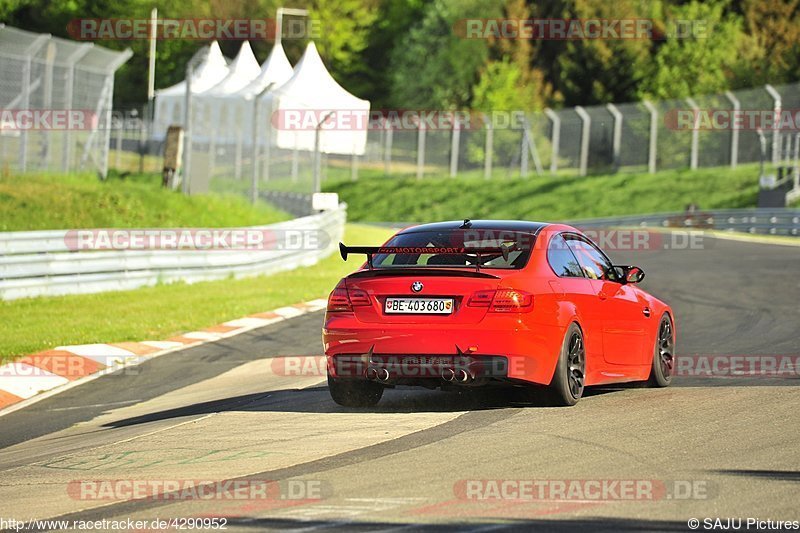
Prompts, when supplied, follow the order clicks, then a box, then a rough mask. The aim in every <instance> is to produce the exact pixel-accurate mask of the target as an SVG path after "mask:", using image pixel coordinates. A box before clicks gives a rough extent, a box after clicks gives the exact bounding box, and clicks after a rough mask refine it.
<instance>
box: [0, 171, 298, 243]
mask: <svg viewBox="0 0 800 533" xmlns="http://www.w3.org/2000/svg"><path fill="white" fill-rule="evenodd" d="M289 218H290V217H289V216H288V215H287V214H286V213H283V212H282V211H279V210H277V209H275V208H273V207H272V206H269V205H267V204H263V203H262V204H257V205H255V206H253V205H251V204H250V203H249V202H248V201H247V200H245V199H244V198H242V197H240V196H233V195H228V196H220V195H197V196H185V195H183V194H181V193H180V192H176V191H167V190H165V189H163V188H161V183H160V177H159V176H157V175H155V174H147V175H140V176H137V175H129V176H127V177H125V178H120V177H110V178H109V179H108V180H106V181H100V180H98V179H97V177H96V176H94V175H91V174H85V175H68V176H64V175H54V174H31V175H24V176H18V175H8V176H0V231H33V230H42V229H67V228H69V229H80V228H136V227H139V228H141V227H162V228H168V227H232V226H252V225H260V224H270V223H272V222H278V221H281V220H287V219H289Z"/></svg>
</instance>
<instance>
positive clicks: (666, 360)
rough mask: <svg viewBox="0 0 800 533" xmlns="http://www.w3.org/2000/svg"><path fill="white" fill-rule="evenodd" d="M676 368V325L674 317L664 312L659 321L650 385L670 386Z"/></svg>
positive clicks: (648, 381)
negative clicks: (673, 322) (673, 320)
mask: <svg viewBox="0 0 800 533" xmlns="http://www.w3.org/2000/svg"><path fill="white" fill-rule="evenodd" d="M674 368H675V327H674V326H673V324H672V318H671V317H670V316H669V314H667V313H664V314H663V315H662V316H661V320H660V321H659V323H658V331H657V332H656V342H655V346H654V347H653V363H652V366H651V368H650V379H648V380H647V384H648V386H650V387H668V386H669V384H670V383H672V375H673V370H674Z"/></svg>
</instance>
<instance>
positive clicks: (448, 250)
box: [339, 242, 517, 270]
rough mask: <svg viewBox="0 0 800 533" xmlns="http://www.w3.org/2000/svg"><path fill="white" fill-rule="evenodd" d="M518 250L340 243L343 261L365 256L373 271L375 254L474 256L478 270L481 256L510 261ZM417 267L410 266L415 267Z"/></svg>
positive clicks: (515, 246)
mask: <svg viewBox="0 0 800 533" xmlns="http://www.w3.org/2000/svg"><path fill="white" fill-rule="evenodd" d="M516 249H517V245H516V243H512V244H509V245H506V246H495V247H490V248H478V247H472V246H440V247H437V246H346V245H345V244H344V243H341V242H340V243H339V253H340V254H341V256H342V259H344V260H345V261H347V256H348V255H349V254H365V255H366V256H367V265H369V268H370V270H372V268H373V266H372V256H373V255H375V254H435V255H441V254H446V255H464V254H473V255H477V256H478V262H477V263H476V264H475V267H476V269H478V270H479V269H480V267H481V261H480V258H481V255H497V254H499V255H502V256H503V259H504V260H506V261H508V254H509V252H512V251H514V250H516ZM413 266H415V265H409V267H413Z"/></svg>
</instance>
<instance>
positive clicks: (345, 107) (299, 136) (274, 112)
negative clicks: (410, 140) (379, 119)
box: [264, 42, 369, 155]
mask: <svg viewBox="0 0 800 533" xmlns="http://www.w3.org/2000/svg"><path fill="white" fill-rule="evenodd" d="M264 104H265V105H264V107H266V108H267V109H269V110H270V111H271V120H270V123H271V124H272V127H273V129H274V134H273V138H274V142H275V144H276V145H277V146H278V147H279V148H284V149H299V150H314V144H315V135H316V129H317V126H319V123H320V122H322V120H323V119H324V118H325V117H326V116H327V117H328V120H327V121H325V123H324V124H323V126H321V127H320V137H319V141H320V144H319V146H320V151H322V152H324V153H328V154H356V155H363V154H364V149H365V147H366V142H367V122H368V121H367V118H368V115H369V101H367V100H362V99H360V98H358V97H356V96H353V95H352V94H350V93H349V92H347V91H346V90H345V89H343V88H342V86H341V85H339V84H338V83H337V82H336V80H334V79H333V77H332V76H331V75H330V73H329V72H328V69H326V68H325V65H324V64H323V62H322V58H321V57H320V56H319V52H317V47H316V46H315V45H314V43H313V42H311V43H309V44H308V47H307V48H306V51H305V53H304V54H303V57H302V58H301V59H300V61H299V62H298V63H297V65H296V66H295V68H294V74H292V77H291V78H290V79H289V81H287V82H286V83H284V84H283V85H281V86H280V87H279V88H277V89H275V90H274V91H270V92H269V93H267V95H266V96H265V97H264ZM298 118H299V123H298V121H297V120H296V119H298ZM298 124H300V125H299V126H298Z"/></svg>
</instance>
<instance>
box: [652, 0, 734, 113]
mask: <svg viewBox="0 0 800 533" xmlns="http://www.w3.org/2000/svg"><path fill="white" fill-rule="evenodd" d="M726 5H727V2H723V1H719V0H712V1H709V2H705V3H701V2H698V1H697V0H692V2H690V3H688V4H684V5H680V6H672V7H671V8H670V9H669V10H668V11H667V14H668V17H667V18H666V20H667V21H669V20H694V21H705V23H706V25H705V29H702V28H697V29H698V30H700V31H701V33H700V34H699V35H697V36H687V37H683V38H679V37H669V36H668V37H667V39H666V40H665V41H663V43H662V44H660V46H659V47H658V49H657V51H656V53H655V57H654V58H653V60H652V61H651V62H649V63H648V64H647V65H646V67H645V68H644V69H643V72H644V74H643V76H642V78H641V79H642V81H641V84H640V87H639V91H638V94H639V96H640V97H641V98H643V99H644V98H653V99H667V98H685V97H688V96H692V95H701V94H712V93H718V92H722V91H724V90H726V89H728V88H729V87H730V81H731V78H733V75H734V72H735V70H736V65H737V63H738V61H739V58H740V56H741V55H742V54H743V50H742V46H743V45H744V43H745V42H746V40H745V37H744V33H743V31H742V21H741V18H740V17H739V16H737V15H735V14H732V13H728V14H726V12H725V7H726Z"/></svg>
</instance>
